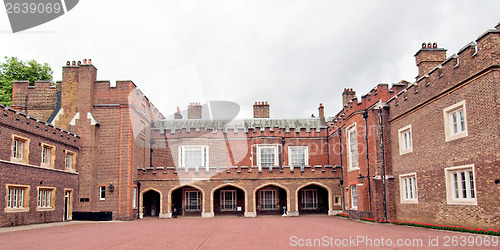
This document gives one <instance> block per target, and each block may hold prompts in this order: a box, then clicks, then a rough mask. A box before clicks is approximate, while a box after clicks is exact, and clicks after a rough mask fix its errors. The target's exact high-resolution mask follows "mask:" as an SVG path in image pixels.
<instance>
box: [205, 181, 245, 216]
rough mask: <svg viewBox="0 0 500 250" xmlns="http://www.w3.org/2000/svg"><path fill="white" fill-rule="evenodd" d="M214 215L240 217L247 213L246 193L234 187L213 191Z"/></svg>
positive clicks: (228, 186) (226, 186)
mask: <svg viewBox="0 0 500 250" xmlns="http://www.w3.org/2000/svg"><path fill="white" fill-rule="evenodd" d="M212 199H213V200H212V204H213V207H212V208H213V212H214V215H238V216H242V215H243V214H244V213H245V206H246V202H245V201H246V198H245V191H244V190H243V189H241V188H240V187H237V186H234V185H224V186H221V187H217V188H215V189H214V190H213V191H212Z"/></svg>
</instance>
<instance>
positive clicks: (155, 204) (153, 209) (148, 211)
mask: <svg viewBox="0 0 500 250" xmlns="http://www.w3.org/2000/svg"><path fill="white" fill-rule="evenodd" d="M142 199H143V200H142V203H143V204H144V206H143V207H144V209H143V213H144V216H158V215H159V214H160V194H159V193H158V192H156V191H154V190H149V191H147V192H146V193H144V195H143V198H142Z"/></svg>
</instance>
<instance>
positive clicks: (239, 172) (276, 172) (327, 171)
mask: <svg viewBox="0 0 500 250" xmlns="http://www.w3.org/2000/svg"><path fill="white" fill-rule="evenodd" d="M137 174H139V176H141V175H142V176H143V177H142V178H151V179H163V178H180V179H182V178H193V177H196V178H231V179H233V178H234V179H238V178H260V177H262V175H266V176H277V177H278V176H281V177H283V175H285V176H294V177H297V176H301V177H321V176H324V177H329V178H332V176H340V170H338V169H337V167H334V166H332V165H315V166H296V167H294V166H283V167H279V166H273V167H258V166H211V167H208V168H201V167H200V168H184V167H173V166H169V167H166V166H163V167H147V168H143V167H138V168H137Z"/></svg>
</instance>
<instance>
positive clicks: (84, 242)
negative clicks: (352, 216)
mask: <svg viewBox="0 0 500 250" xmlns="http://www.w3.org/2000/svg"><path fill="white" fill-rule="evenodd" d="M294 237H296V238H294ZM349 237H351V239H349ZM447 237H448V238H449V242H448V244H449V245H450V247H445V246H444V243H445V241H446V239H447ZM453 237H455V239H456V240H457V242H456V244H460V243H461V238H460V237H462V239H464V237H465V238H467V239H468V240H470V239H474V240H475V242H476V243H479V240H481V243H482V244H484V242H485V241H484V239H485V237H488V238H489V240H490V241H491V240H492V239H493V238H492V236H484V235H476V234H467V233H458V232H448V231H439V230H430V229H425V228H414V227H406V226H397V225H391V224H379V223H369V222H360V221H353V220H348V219H344V218H339V217H328V216H301V217H258V218H241V217H239V218H238V217H218V218H212V219H202V218H178V219H153V218H148V219H143V220H135V221H127V222H121V221H111V222H75V221H74V222H66V223H52V224H43V225H30V226H24V227H13V228H0V248H2V249H293V248H298V246H299V245H303V246H308V243H310V244H311V245H314V244H315V246H316V247H309V248H313V249H314V248H332V247H335V248H345V249H351V248H355V247H356V246H357V247H356V249H377V248H378V249H406V248H408V247H406V246H403V247H396V246H391V247H387V246H386V245H387V242H389V240H390V241H392V243H393V244H394V245H396V244H397V240H398V239H403V240H406V241H407V242H408V243H411V242H410V241H411V240H413V239H421V240H422V241H421V242H422V243H421V244H422V245H421V246H419V247H414V249H429V248H430V247H429V239H436V238H437V239H438V242H437V243H438V246H436V247H432V248H433V249H455V247H453V245H452V244H453V243H452V239H453ZM382 238H383V242H384V246H381V245H380V246H378V247H377V246H376V245H378V244H382V243H381V240H382ZM498 238H500V237H496V239H497V240H498ZM314 239H316V242H315V241H314ZM358 239H359V240H360V242H357V240H358ZM361 239H363V241H365V242H361ZM408 239H409V240H410V241H408ZM308 240H309V241H308ZM367 240H372V243H368V242H366V241H367ZM370 244H371V245H370ZM336 245H339V247H337V246H336ZM462 249H498V241H497V245H496V247H493V246H490V247H484V246H483V247H478V246H477V244H473V246H467V247H463V248H462Z"/></svg>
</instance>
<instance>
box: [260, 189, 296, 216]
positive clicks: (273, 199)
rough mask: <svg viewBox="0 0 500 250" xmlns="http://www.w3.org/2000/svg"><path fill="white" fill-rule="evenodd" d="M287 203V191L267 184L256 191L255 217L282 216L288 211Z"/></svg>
mask: <svg viewBox="0 0 500 250" xmlns="http://www.w3.org/2000/svg"><path fill="white" fill-rule="evenodd" d="M287 202H288V199H287V191H286V190H285V189H283V188H282V187H279V186H277V185H273V184H269V185H266V186H263V187H260V188H258V189H257V190H256V194H255V204H256V212H257V215H282V214H283V213H284V212H285V211H288V210H289V208H288V207H287Z"/></svg>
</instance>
